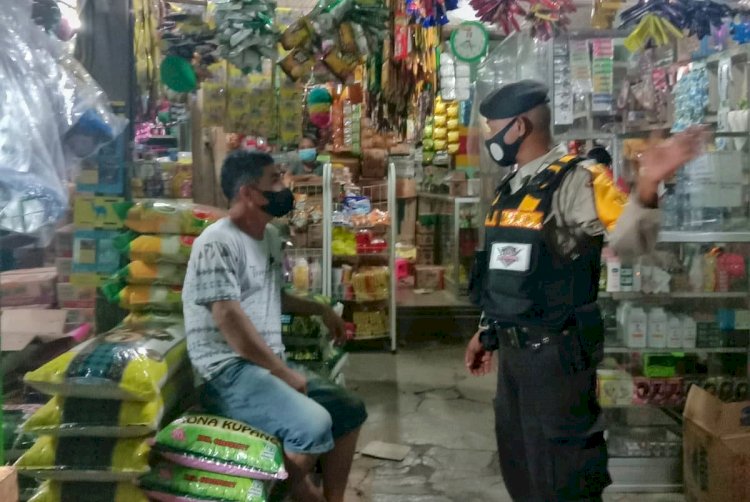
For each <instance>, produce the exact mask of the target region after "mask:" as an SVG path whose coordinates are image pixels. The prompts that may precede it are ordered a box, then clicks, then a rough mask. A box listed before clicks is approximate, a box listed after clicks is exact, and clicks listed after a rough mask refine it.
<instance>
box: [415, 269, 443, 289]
mask: <svg viewBox="0 0 750 502" xmlns="http://www.w3.org/2000/svg"><path fill="white" fill-rule="evenodd" d="M414 269H415V271H416V282H415V285H416V287H417V288H419V289H432V290H436V291H437V290H441V289H443V288H444V287H445V267H438V266H432V265H417V266H416V267H414Z"/></svg>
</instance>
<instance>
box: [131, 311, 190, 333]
mask: <svg viewBox="0 0 750 502" xmlns="http://www.w3.org/2000/svg"><path fill="white" fill-rule="evenodd" d="M184 323H185V319H184V318H183V317H182V314H181V313H179V312H131V313H130V314H128V315H127V317H125V319H123V321H122V324H123V326H126V327H128V328H130V329H141V328H150V327H169V326H174V325H176V324H177V325H181V324H184Z"/></svg>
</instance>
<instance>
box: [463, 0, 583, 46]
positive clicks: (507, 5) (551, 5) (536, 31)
mask: <svg viewBox="0 0 750 502" xmlns="http://www.w3.org/2000/svg"><path fill="white" fill-rule="evenodd" d="M521 1H523V2H524V4H526V6H522V5H521ZM469 3H470V4H471V6H472V7H473V8H474V10H475V12H476V15H477V17H478V18H479V19H480V20H482V21H483V22H485V23H494V24H497V25H498V26H500V27H501V28H502V29H503V32H504V33H505V34H506V35H509V34H510V33H512V32H514V31H521V25H520V24H519V22H518V19H517V18H518V17H525V18H526V20H527V21H529V23H530V25H531V33H532V35H533V36H534V37H538V38H540V39H542V40H547V39H549V38H550V37H551V36H552V35H553V34H554V32H555V31H557V30H564V29H565V28H566V26H567V25H568V24H569V23H570V20H569V19H568V14H570V13H572V12H575V11H576V8H575V6H574V5H573V2H572V1H571V0H470V2H469Z"/></svg>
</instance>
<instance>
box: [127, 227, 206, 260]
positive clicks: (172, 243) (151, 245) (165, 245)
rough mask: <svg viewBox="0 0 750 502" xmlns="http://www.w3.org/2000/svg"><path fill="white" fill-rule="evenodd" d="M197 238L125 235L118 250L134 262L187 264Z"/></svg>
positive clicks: (186, 236)
mask: <svg viewBox="0 0 750 502" xmlns="http://www.w3.org/2000/svg"><path fill="white" fill-rule="evenodd" d="M194 241H195V237H194V236H191V235H136V234H134V233H128V234H123V235H122V236H121V237H120V238H119V239H118V240H117V243H116V245H117V248H118V249H119V250H120V252H121V253H124V254H125V255H126V256H127V257H128V258H130V260H132V261H136V260H139V261H143V262H146V263H176V264H186V263H187V262H188V261H189V260H190V251H192V249H193V242H194Z"/></svg>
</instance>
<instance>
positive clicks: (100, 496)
mask: <svg viewBox="0 0 750 502" xmlns="http://www.w3.org/2000/svg"><path fill="white" fill-rule="evenodd" d="M70 501H75V502H105V501H106V502H148V498H146V495H145V494H144V493H143V492H142V491H141V490H140V488H138V487H137V486H135V485H134V484H133V483H96V482H91V481H70V482H67V483H60V482H58V481H45V482H44V483H42V486H40V487H39V489H38V490H37V492H36V493H35V494H34V496H33V497H32V498H31V499H29V502H70Z"/></svg>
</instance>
